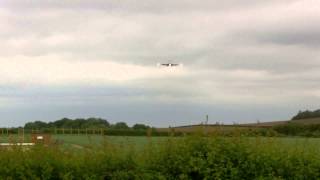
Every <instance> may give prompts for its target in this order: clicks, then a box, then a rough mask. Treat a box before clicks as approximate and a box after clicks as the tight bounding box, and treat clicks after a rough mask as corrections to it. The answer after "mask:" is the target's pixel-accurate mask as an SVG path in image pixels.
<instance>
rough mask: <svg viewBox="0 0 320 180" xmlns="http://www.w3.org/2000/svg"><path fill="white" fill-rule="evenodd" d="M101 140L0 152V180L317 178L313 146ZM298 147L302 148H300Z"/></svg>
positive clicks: (254, 141)
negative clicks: (75, 145)
mask: <svg viewBox="0 0 320 180" xmlns="http://www.w3.org/2000/svg"><path fill="white" fill-rule="evenodd" d="M125 147H126V148H124V146H122V145H117V144H112V143H110V142H108V141H105V142H104V143H103V144H101V146H99V147H92V148H86V149H83V150H78V151H75V150H74V149H68V148H67V149H66V148H60V146H48V147H46V146H40V145H39V146H35V147H32V148H31V149H29V150H26V149H22V148H19V147H13V148H11V149H2V150H1V154H0V179H319V178H320V157H319V156H318V151H316V149H312V148H308V149H305V148H285V147H286V146H283V145H282V144H279V143H276V142H274V141H273V140H272V139H268V140H265V139H261V138H255V139H248V138H240V137H237V138H219V137H209V138H203V137H200V136H199V137H196V136H193V137H186V138H168V139H167V140H166V141H163V142H162V143H157V144H154V143H152V142H150V143H149V144H147V145H146V146H145V147H144V148H143V149H139V150H137V149H135V148H130V147H129V146H125ZM302 147H303V146H302Z"/></svg>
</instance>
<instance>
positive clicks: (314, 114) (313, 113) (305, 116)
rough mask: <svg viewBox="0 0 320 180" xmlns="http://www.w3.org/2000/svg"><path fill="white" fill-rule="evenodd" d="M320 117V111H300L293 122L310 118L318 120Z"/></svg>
mask: <svg viewBox="0 0 320 180" xmlns="http://www.w3.org/2000/svg"><path fill="white" fill-rule="evenodd" d="M318 117H320V109H318V110H315V111H309V110H306V111H299V112H298V114H297V115H295V116H294V117H293V118H292V120H299V119H308V118H318Z"/></svg>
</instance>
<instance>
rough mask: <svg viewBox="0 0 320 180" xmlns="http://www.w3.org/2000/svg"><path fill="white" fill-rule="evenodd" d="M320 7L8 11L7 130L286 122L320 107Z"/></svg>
mask: <svg viewBox="0 0 320 180" xmlns="http://www.w3.org/2000/svg"><path fill="white" fill-rule="evenodd" d="M319 7H320V3H319V2H318V1H315V0H311V1H306V0H285V1H277V0H270V1H256V0H255V1H253V0H246V1H241V2H240V1H236V0H226V1H201V2H196V1H190V0H179V1H169V0H164V1H161V2H159V1H154V0H151V1H122V2H118V1H115V0H109V1H100V0H93V1H90V3H89V2H88V1H82V0H76V1H18V0H10V1H7V0H4V1H1V2H0V41H1V44H0V62H1V66H0V107H1V108H3V110H2V114H3V119H1V120H0V122H1V123H3V125H5V126H7V125H17V124H21V123H23V122H25V121H27V120H30V119H32V120H34V119H41V120H54V119H56V118H60V117H62V116H69V117H77V116H103V117H105V118H107V119H110V120H111V121H118V120H124V121H128V122H129V123H135V122H139V121H142V122H146V123H149V124H151V125H157V126H168V125H170V124H171V125H173V124H176V125H179V124H180V125H181V124H188V123H199V122H200V121H201V119H202V118H203V117H204V115H205V114H210V117H211V116H212V121H224V122H226V123H227V122H229V123H230V122H233V121H235V122H237V121H238V122H250V121H251V122H253V121H256V120H257V119H260V120H277V119H288V118H290V116H291V115H292V114H293V113H295V112H296V111H298V110H299V109H307V108H312V109H313V108H318V103H317V102H318V101H319V99H320V91H319V88H320V85H319V83H317V82H318V81H319V79H320V73H319V72H320V59H319V55H320V53H319V52H320V51H319V43H320V39H319V37H320V36H319V35H320V34H319V32H320V31H319V30H320V26H319V25H318V24H317V23H316V22H317V20H318V19H319V18H320V13H319V12H320V8H319ZM159 62H178V63H183V64H184V66H183V68H181V67H180V68H172V69H167V68H159V67H157V66H156V64H157V63H159ZM39 109H41V112H38V110H39ZM12 112H17V113H18V114H19V112H21V113H20V115H16V114H15V113H12ZM42 112H45V113H42ZM267 112H268V113H267Z"/></svg>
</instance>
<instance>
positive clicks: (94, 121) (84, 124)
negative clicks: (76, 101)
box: [24, 118, 110, 129]
mask: <svg viewBox="0 0 320 180" xmlns="http://www.w3.org/2000/svg"><path fill="white" fill-rule="evenodd" d="M107 127H110V123H109V122H108V121H107V120H105V119H101V118H88V119H74V120H73V119H68V118H63V119H60V120H57V121H54V122H49V123H46V122H42V121H35V122H29V123H26V124H25V126H24V128H25V129H44V128H80V129H84V128H107Z"/></svg>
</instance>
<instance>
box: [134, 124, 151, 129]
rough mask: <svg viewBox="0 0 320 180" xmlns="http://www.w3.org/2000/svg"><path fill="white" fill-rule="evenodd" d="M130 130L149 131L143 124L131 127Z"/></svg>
mask: <svg viewBox="0 0 320 180" xmlns="http://www.w3.org/2000/svg"><path fill="white" fill-rule="evenodd" d="M132 128H133V129H134V130H146V129H149V128H150V127H149V126H147V125H145V124H135V125H133V126H132Z"/></svg>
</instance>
